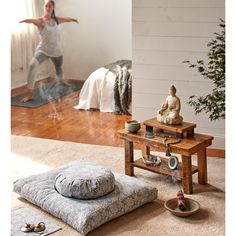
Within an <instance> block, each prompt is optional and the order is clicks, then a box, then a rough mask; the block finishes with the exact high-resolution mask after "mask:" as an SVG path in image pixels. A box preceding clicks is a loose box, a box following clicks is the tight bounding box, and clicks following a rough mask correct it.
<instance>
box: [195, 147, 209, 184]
mask: <svg viewBox="0 0 236 236" xmlns="http://www.w3.org/2000/svg"><path fill="white" fill-rule="evenodd" d="M197 165H198V183H199V184H207V156H206V148H204V149H202V150H201V151H199V152H197Z"/></svg>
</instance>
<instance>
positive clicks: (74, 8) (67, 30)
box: [56, 0, 132, 80]
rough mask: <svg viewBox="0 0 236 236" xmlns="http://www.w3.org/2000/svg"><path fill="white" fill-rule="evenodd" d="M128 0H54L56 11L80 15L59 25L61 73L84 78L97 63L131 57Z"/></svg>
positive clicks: (61, 14) (74, 15) (62, 14)
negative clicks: (61, 56)
mask: <svg viewBox="0 0 236 236" xmlns="http://www.w3.org/2000/svg"><path fill="white" fill-rule="evenodd" d="M131 12H132V4H131V0H119V1H117V0H99V1H97V0H67V1H64V0H57V1H56V14H57V15H58V16H70V17H74V18H78V19H79V24H75V23H69V24H62V25H61V37H62V47H63V52H64V66H63V69H64V74H65V78H67V79H79V80H85V79H86V78H87V77H88V76H89V74H90V73H91V72H92V71H94V70H95V69H97V68H98V67H100V66H103V65H105V64H107V63H111V62H114V61H116V60H119V59H126V58H127V59H131V57H132V46H131V43H132V39H131V36H132V31H131V29H132V27H131V21H132V20H131Z"/></svg>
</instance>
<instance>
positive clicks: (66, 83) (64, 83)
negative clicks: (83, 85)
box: [61, 79, 71, 86]
mask: <svg viewBox="0 0 236 236" xmlns="http://www.w3.org/2000/svg"><path fill="white" fill-rule="evenodd" d="M61 82H62V84H63V85H65V86H71V84H70V83H69V82H67V81H66V80H64V79H63V80H62V81H61Z"/></svg>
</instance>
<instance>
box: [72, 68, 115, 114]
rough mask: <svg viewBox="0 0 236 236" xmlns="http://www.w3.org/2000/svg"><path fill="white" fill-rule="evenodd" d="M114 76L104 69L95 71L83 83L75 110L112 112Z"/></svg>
mask: <svg viewBox="0 0 236 236" xmlns="http://www.w3.org/2000/svg"><path fill="white" fill-rule="evenodd" d="M114 84H115V75H114V74H113V73H112V72H110V71H109V69H107V68H105V67H101V68H99V69H97V70H95V71H94V72H93V73H92V74H91V75H90V76H89V77H88V79H87V80H86V81H85V83H84V85H83V87H82V89H81V92H80V96H79V103H78V105H76V106H74V108H75V109H83V110H89V109H91V108H94V109H99V110H100V111H101V112H114V111H115V101H114Z"/></svg>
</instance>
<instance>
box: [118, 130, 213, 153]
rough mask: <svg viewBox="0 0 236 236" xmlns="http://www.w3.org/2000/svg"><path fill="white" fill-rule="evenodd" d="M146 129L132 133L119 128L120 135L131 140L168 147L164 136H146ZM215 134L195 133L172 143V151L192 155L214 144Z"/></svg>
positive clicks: (171, 140) (170, 139) (169, 141)
mask: <svg viewBox="0 0 236 236" xmlns="http://www.w3.org/2000/svg"><path fill="white" fill-rule="evenodd" d="M145 132H146V131H145V129H140V130H139V131H138V132H137V133H131V132H129V131H127V130H125V129H122V130H118V131H117V135H118V137H120V138H122V139H125V140H128V141H130V142H134V143H139V144H144V145H146V146H150V147H152V146H153V147H158V148H161V149H163V150H165V149H166V146H165V144H164V138H162V137H158V136H155V137H154V138H146V137H145ZM163 135H165V134H163ZM213 139H214V138H213V136H210V135H205V134H198V133H195V134H194V135H193V136H192V137H187V138H183V139H181V142H179V143H176V144H170V147H171V151H172V152H174V153H179V154H182V155H192V154H194V153H196V152H198V151H200V150H202V149H204V148H206V147H208V146H210V145H211V144H212V140H213ZM174 141H176V139H172V138H168V140H167V142H168V143H171V142H174Z"/></svg>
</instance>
